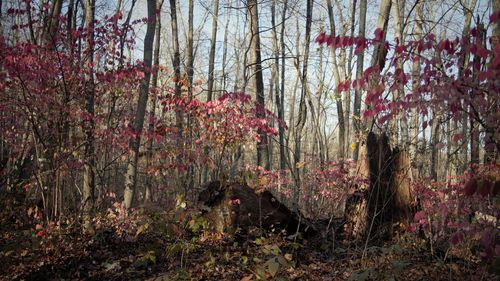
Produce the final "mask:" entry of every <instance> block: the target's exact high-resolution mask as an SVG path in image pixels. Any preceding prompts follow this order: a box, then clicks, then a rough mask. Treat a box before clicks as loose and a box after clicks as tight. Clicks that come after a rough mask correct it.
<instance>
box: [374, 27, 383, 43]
mask: <svg viewBox="0 0 500 281" xmlns="http://www.w3.org/2000/svg"><path fill="white" fill-rule="evenodd" d="M382 38H384V31H383V30H382V29H381V28H377V29H375V40H376V41H380V40H382Z"/></svg>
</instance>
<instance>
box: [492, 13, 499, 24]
mask: <svg viewBox="0 0 500 281" xmlns="http://www.w3.org/2000/svg"><path fill="white" fill-rule="evenodd" d="M490 22H492V23H494V22H500V11H497V12H494V13H493V14H491V16H490Z"/></svg>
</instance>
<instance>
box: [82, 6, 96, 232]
mask: <svg viewBox="0 0 500 281" xmlns="http://www.w3.org/2000/svg"><path fill="white" fill-rule="evenodd" d="M94 14H95V0H87V1H86V3H85V27H86V28H87V29H88V30H89V33H88V36H87V53H86V54H85V55H86V57H87V61H86V62H85V63H86V65H87V67H88V69H89V70H90V73H88V74H87V77H86V84H87V85H86V86H85V100H86V102H85V113H86V116H85V121H84V131H85V151H84V161H83V189H82V195H83V198H82V209H83V228H84V229H83V231H84V232H87V233H92V232H93V227H92V224H91V211H92V208H93V207H94V193H95V148H94V128H95V124H94V96H95V88H94V87H95V85H94V71H93V69H94V66H93V65H94Z"/></svg>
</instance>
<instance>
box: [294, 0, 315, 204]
mask: <svg viewBox="0 0 500 281" xmlns="http://www.w3.org/2000/svg"><path fill="white" fill-rule="evenodd" d="M312 10H313V1H312V0H308V1H307V8H306V38H305V43H304V61H303V64H302V74H301V75H300V74H299V76H300V77H301V79H300V80H301V82H302V88H301V91H300V102H299V116H298V120H297V124H296V125H295V148H294V164H295V167H294V169H295V181H296V185H297V188H299V187H300V174H299V169H300V167H301V166H302V165H301V163H300V159H301V146H302V130H303V129H304V125H305V124H306V119H307V105H306V94H307V67H308V59H309V44H310V42H311V22H312ZM298 194H299V192H296V196H298ZM294 203H295V204H297V203H298V197H296V199H295V202H294Z"/></svg>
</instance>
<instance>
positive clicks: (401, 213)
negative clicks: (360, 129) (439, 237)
mask: <svg viewBox="0 0 500 281" xmlns="http://www.w3.org/2000/svg"><path fill="white" fill-rule="evenodd" d="M388 140H389V138H388V137H387V136H386V135H381V136H377V135H375V134H374V133H371V132H370V133H369V134H368V137H367V139H366V141H365V142H364V144H363V145H362V146H361V148H360V156H359V161H358V166H357V168H356V170H357V172H356V174H357V175H358V176H361V177H364V178H367V179H369V186H368V187H363V188H358V189H357V190H356V192H355V193H354V194H352V196H350V197H349V198H348V199H347V202H346V212H345V216H346V230H347V234H348V235H349V236H351V238H354V239H357V240H360V239H366V240H365V241H367V242H368V241H369V240H370V239H373V238H378V239H385V238H388V237H390V236H391V235H392V228H393V226H394V225H399V224H400V223H403V224H405V225H408V224H409V223H410V222H411V221H412V219H413V211H414V207H415V198H414V193H413V190H412V189H411V179H412V174H411V169H410V160H409V157H408V154H407V153H405V152H400V151H397V150H395V151H393V150H392V149H391V148H390V146H389V142H388ZM365 248H366V247H365Z"/></svg>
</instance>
